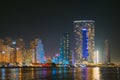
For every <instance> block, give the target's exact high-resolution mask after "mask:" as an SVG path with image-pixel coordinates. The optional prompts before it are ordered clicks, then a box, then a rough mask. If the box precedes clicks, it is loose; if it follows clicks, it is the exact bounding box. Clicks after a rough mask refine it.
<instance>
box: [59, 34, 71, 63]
mask: <svg viewBox="0 0 120 80" xmlns="http://www.w3.org/2000/svg"><path fill="white" fill-rule="evenodd" d="M69 58H70V40H69V33H64V35H63V37H62V38H61V40H60V62H61V63H62V64H69Z"/></svg>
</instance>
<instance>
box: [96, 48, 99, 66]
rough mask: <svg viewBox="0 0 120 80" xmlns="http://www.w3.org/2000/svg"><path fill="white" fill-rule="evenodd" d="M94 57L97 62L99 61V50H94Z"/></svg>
mask: <svg viewBox="0 0 120 80" xmlns="http://www.w3.org/2000/svg"><path fill="white" fill-rule="evenodd" d="M96 57H97V64H98V63H99V51H98V50H97V51H96Z"/></svg>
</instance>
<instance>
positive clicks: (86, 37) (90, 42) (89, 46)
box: [74, 20, 95, 63]
mask: <svg viewBox="0 0 120 80" xmlns="http://www.w3.org/2000/svg"><path fill="white" fill-rule="evenodd" d="M94 23H95V22H94V21H93V20H77V21H74V32H75V54H76V59H77V60H76V62H77V63H81V62H83V61H87V62H90V63H91V62H93V56H94V55H93V54H94V51H95V50H94V49H95V42H94V36H95V34H94V27H95V24H94Z"/></svg>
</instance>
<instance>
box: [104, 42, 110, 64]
mask: <svg viewBox="0 0 120 80" xmlns="http://www.w3.org/2000/svg"><path fill="white" fill-rule="evenodd" d="M104 44H105V47H104V51H105V52H104V57H105V58H104V59H105V61H104V63H105V64H109V63H110V52H109V47H108V46H109V44H108V40H105V42H104Z"/></svg>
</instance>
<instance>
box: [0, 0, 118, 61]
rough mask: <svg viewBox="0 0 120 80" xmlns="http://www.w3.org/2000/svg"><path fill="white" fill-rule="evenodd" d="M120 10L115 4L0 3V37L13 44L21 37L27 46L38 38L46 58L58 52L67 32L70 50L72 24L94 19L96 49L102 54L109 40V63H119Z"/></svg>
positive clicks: (77, 2) (84, 2)
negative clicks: (105, 42) (62, 38)
mask: <svg viewBox="0 0 120 80" xmlns="http://www.w3.org/2000/svg"><path fill="white" fill-rule="evenodd" d="M114 1H115V0H114ZM119 8H120V6H119V4H118V3H117V2H110V1H109V2H107V1H106V2H105V1H104V2H99V1H98V0H96V1H92V0H88V1H85V0H78V1H76V0H69V1H61V0H60V1H58V0H56V1H52V0H48V1H47V0H46V1H44V2H42V1H41V2H40V0H39V2H35V1H26V0H24V1H11V0H9V1H5V2H0V37H1V38H3V37H6V36H8V37H11V38H13V39H14V40H15V39H16V38H19V37H22V38H23V39H24V40H25V42H26V44H28V42H29V41H30V40H33V39H34V38H40V39H42V40H43V44H44V48H45V52H46V54H47V55H51V54H52V55H53V54H54V53H58V52H59V40H60V37H62V34H63V33H64V32H70V35H71V46H73V44H74V37H73V27H74V26H73V21H74V20H82V19H90V20H91V19H93V20H95V43H96V49H98V50H100V54H103V47H104V40H105V39H108V40H109V43H110V53H111V55H112V56H111V57H112V61H119V62H120V59H119V57H120V51H119V50H120V47H119V45H120V37H119V34H120V29H119V27H120V25H119V24H120V22H119V19H120V9H119ZM73 48H74V47H72V50H73Z"/></svg>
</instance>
